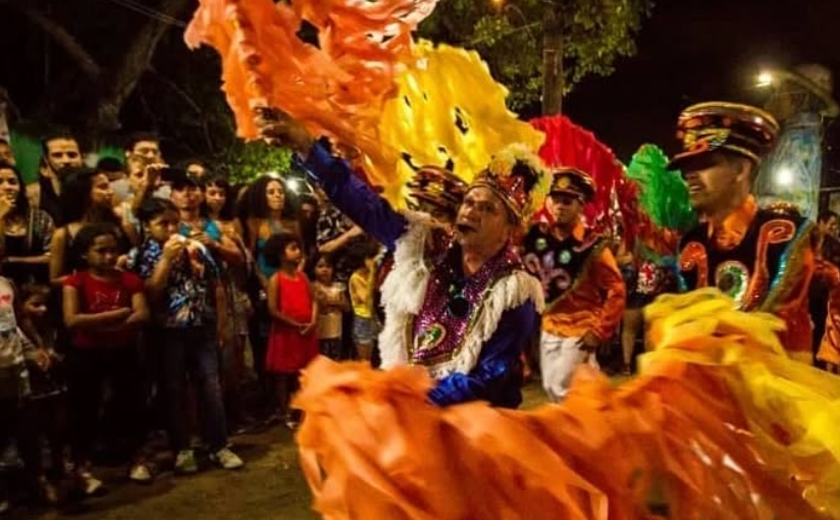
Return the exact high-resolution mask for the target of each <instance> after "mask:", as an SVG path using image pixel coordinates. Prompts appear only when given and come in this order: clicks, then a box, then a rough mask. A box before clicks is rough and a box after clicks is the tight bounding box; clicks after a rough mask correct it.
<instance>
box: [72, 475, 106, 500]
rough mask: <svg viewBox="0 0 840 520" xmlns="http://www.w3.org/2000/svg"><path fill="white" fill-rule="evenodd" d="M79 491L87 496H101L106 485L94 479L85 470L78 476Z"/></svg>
mask: <svg viewBox="0 0 840 520" xmlns="http://www.w3.org/2000/svg"><path fill="white" fill-rule="evenodd" d="M76 481H77V482H78V484H79V489H80V490H81V492H82V493H83V494H84V495H85V496H88V497H90V496H94V495H100V494H102V493H104V492H105V484H104V483H103V482H102V481H101V480H99V479H98V478H96V477H94V476H93V475H92V474H91V472H90V471H87V470H84V471H80V472H78V473H77V474H76Z"/></svg>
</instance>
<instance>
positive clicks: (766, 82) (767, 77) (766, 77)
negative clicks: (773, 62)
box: [758, 71, 773, 88]
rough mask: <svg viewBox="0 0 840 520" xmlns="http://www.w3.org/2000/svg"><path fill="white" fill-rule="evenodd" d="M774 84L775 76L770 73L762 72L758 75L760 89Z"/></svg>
mask: <svg viewBox="0 0 840 520" xmlns="http://www.w3.org/2000/svg"><path fill="white" fill-rule="evenodd" d="M772 84H773V74H771V73H770V72H767V71H765V72H762V73H761V74H759V75H758V86H759V87H762V88H763V87H769V86H770V85H772Z"/></svg>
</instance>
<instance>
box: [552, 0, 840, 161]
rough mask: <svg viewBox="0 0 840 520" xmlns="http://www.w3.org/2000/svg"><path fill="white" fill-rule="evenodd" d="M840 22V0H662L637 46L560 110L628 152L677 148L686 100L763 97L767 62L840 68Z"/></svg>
mask: <svg viewBox="0 0 840 520" xmlns="http://www.w3.org/2000/svg"><path fill="white" fill-rule="evenodd" d="M838 24H840V0H657V1H656V6H655V8H654V12H653V16H652V18H650V19H648V20H647V21H646V22H645V25H644V27H643V29H642V31H641V33H640V35H639V38H638V39H637V41H638V53H637V54H636V55H635V56H633V57H631V58H625V59H622V60H621V61H620V62H619V63H618V66H617V67H616V72H615V74H613V75H612V76H610V77H608V78H589V79H586V80H584V82H583V83H582V84H581V85H580V87H579V88H578V89H577V90H576V91H575V92H573V93H572V94H571V95H570V96H569V97H568V98H567V100H566V105H565V107H564V110H565V111H566V113H567V114H568V115H569V116H570V117H571V118H572V119H573V120H575V121H576V122H578V123H579V124H581V125H583V126H585V127H587V128H589V129H590V130H592V131H593V132H595V133H596V135H598V136H599V138H600V139H601V140H602V141H604V142H605V143H607V144H609V145H610V146H611V147H612V148H613V149H614V151H615V152H616V154H617V155H618V156H619V158H621V159H622V160H627V159H629V156H630V155H631V154H632V153H633V152H634V151H635V149H636V148H637V147H638V146H639V145H641V144H642V143H645V142H655V143H659V144H661V145H665V146H666V149H668V150H669V151H673V150H674V148H673V147H674V145H675V144H676V143H675V142H674V139H673V127H674V123H675V121H676V117H677V115H678V113H679V111H680V109H681V108H683V107H685V106H687V105H689V104H691V103H695V102H700V101H709V100H713V99H719V100H730V101H745V102H750V101H752V102H760V97H758V96H759V95H760V93H759V92H758V91H757V89H755V88H754V87H752V85H754V83H755V76H756V75H757V74H758V71H759V70H760V68H762V67H766V66H774V65H775V66H782V67H784V66H792V65H796V64H798V63H803V62H821V63H823V64H825V65H826V66H828V67H829V68H831V69H832V71H833V72H834V74H835V76H838V77H840V76H839V75H840V45H838V40H839V39H838V33H840V26H839V25H838Z"/></svg>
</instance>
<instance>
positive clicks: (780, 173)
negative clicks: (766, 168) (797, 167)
mask: <svg viewBox="0 0 840 520" xmlns="http://www.w3.org/2000/svg"><path fill="white" fill-rule="evenodd" d="M776 183H777V184H778V185H779V186H790V185H792V184H793V170H791V169H790V168H787V167H782V168H779V169H778V170H776Z"/></svg>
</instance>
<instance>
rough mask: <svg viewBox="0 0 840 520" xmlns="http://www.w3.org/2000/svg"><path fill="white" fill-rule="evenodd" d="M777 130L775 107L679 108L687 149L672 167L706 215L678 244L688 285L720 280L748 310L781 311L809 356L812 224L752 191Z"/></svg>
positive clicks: (789, 342) (797, 345) (795, 344)
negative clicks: (762, 201)
mask: <svg viewBox="0 0 840 520" xmlns="http://www.w3.org/2000/svg"><path fill="white" fill-rule="evenodd" d="M778 133H779V125H778V123H777V122H776V121H775V120H774V119H773V117H772V116H771V115H770V114H768V113H766V112H764V111H762V110H759V109H757V108H754V107H750V106H746V105H740V104H733V103H723V102H712V103H702V104H699V105H694V106H691V107H689V108H687V109H686V110H685V111H683V113H682V114H681V115H680V117H679V121H678V132H677V137H678V138H679V139H680V140H681V141H682V145H683V150H684V151H683V152H682V153H680V154H679V155H677V156H675V157H674V159H673V160H672V161H671V164H670V165H669V168H671V169H675V170H676V169H678V170H681V171H682V173H683V177H684V178H685V180H686V182H687V184H688V190H689V197H690V199H691V204H692V206H694V208H695V209H696V210H697V212H698V214H699V215H700V216H701V219H702V223H701V224H700V226H698V227H696V228H695V229H693V230H692V231H690V232H688V233H687V234H686V235H685V236H684V237H683V239H682V242H681V244H680V253H679V269H680V278H681V280H680V282H681V286H682V287H681V288H682V289H683V290H693V289H696V288H699V287H706V286H717V287H718V288H719V289H721V290H722V291H723V292H725V293H726V294H728V295H730V296H731V297H732V298H734V299H735V300H736V301H737V302H738V303H739V304H740V307H741V309H743V310H745V311H763V312H769V313H772V314H775V315H777V316H778V317H780V318H782V319H783V320H784V322H785V324H786V330H784V331H781V332H780V333H779V334H780V339H781V341H782V344H783V345H784V346H785V349H786V350H787V351H788V353H789V354H790V355H792V356H793V357H795V358H797V359H800V360H802V361H808V362H810V360H811V343H810V338H811V320H810V318H809V316H808V286H809V283H810V281H811V277H812V275H813V272H814V244H813V242H814V236H813V233H812V231H813V226H812V225H811V224H810V223H809V222H808V221H807V220H805V219H803V218H801V217H799V216H798V214H797V213H796V212H789V211H787V212H786V211H778V209H776V210H774V209H769V208H768V209H762V208H759V207H758V204H757V203H756V199H755V197H754V195H753V194H752V192H751V188H752V183H753V180H754V178H755V175H756V173H757V172H758V166H759V164H760V163H761V160H762V157H764V156H765V155H766V154H767V152H768V151H769V150H770V149H771V148H772V147H773V144H774V143H775V141H776V138H777V136H778Z"/></svg>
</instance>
